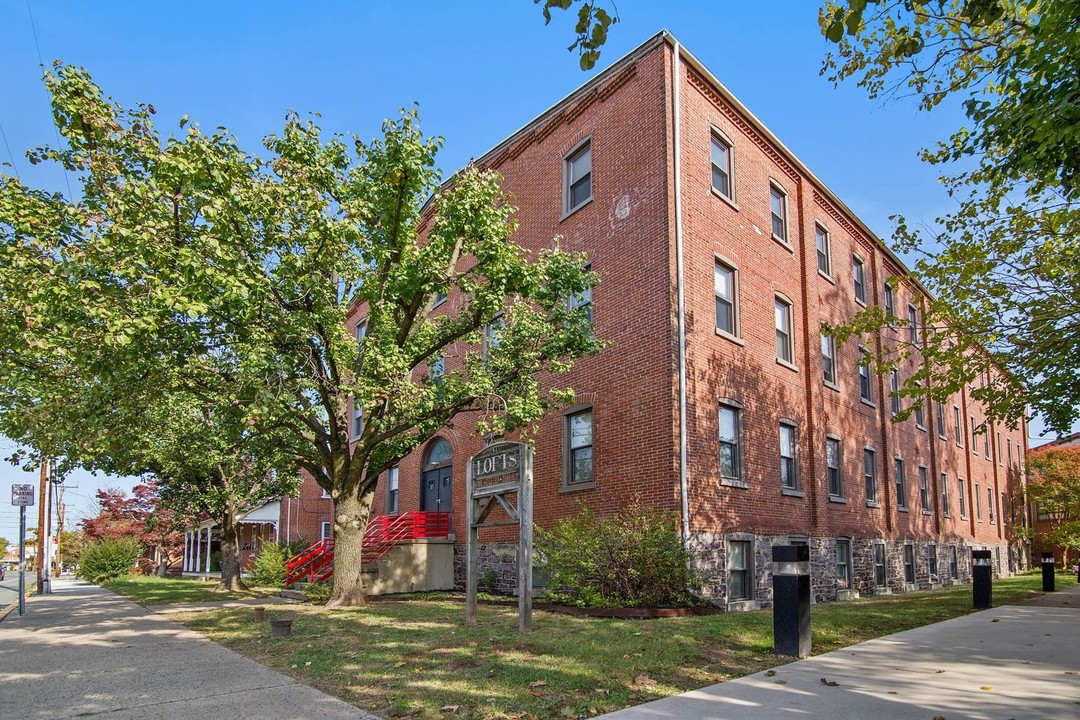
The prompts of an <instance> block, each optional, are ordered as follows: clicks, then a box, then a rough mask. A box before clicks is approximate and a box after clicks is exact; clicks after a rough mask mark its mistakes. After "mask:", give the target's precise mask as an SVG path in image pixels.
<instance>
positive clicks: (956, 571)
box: [949, 545, 960, 579]
mask: <svg viewBox="0 0 1080 720" xmlns="http://www.w3.org/2000/svg"><path fill="white" fill-rule="evenodd" d="M949 574H950V575H951V576H952V577H953V579H956V578H958V577H960V563H958V562H957V559H956V546H955V545H950V546H949Z"/></svg>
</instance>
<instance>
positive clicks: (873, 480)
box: [863, 448, 877, 505]
mask: <svg viewBox="0 0 1080 720" xmlns="http://www.w3.org/2000/svg"><path fill="white" fill-rule="evenodd" d="M863 480H864V481H865V482H866V504H867V505H871V504H873V505H877V458H876V457H875V454H874V451H873V450H870V449H869V448H866V449H864V450H863Z"/></svg>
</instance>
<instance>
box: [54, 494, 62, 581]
mask: <svg viewBox="0 0 1080 720" xmlns="http://www.w3.org/2000/svg"><path fill="white" fill-rule="evenodd" d="M62 532H64V484H63V483H62V482H59V483H56V577H60V573H61V572H62V571H63V568H64V565H63V558H62V557H61V556H60V533H62Z"/></svg>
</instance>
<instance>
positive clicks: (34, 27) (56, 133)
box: [26, 0, 75, 200]
mask: <svg viewBox="0 0 1080 720" xmlns="http://www.w3.org/2000/svg"><path fill="white" fill-rule="evenodd" d="M26 14H27V15H29V16H30V32H32V33H33V35H34V47H35V48H36V49H37V59H38V67H40V68H41V71H42V72H45V61H44V60H42V58H41V44H40V43H38V35H37V25H36V24H35V23H34V11H33V10H31V9H30V0H26ZM52 126H53V137H55V138H56V150H57V152H59V150H60V131H59V130H57V129H56V123H55V122H54V123H53V124H52ZM61 167H63V165H61ZM64 183H65V184H66V185H67V191H68V198H69V199H70V200H74V199H75V196H74V195H73V194H72V192H71V178H70V177H68V171H67V168H66V167H65V168H64Z"/></svg>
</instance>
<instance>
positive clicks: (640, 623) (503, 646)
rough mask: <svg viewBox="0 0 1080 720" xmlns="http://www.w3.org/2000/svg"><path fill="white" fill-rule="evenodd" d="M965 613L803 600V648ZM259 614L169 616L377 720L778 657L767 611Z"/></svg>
mask: <svg viewBox="0 0 1080 720" xmlns="http://www.w3.org/2000/svg"><path fill="white" fill-rule="evenodd" d="M165 582H169V581H165ZM172 582H176V581H172ZM1075 584H1076V576H1075V575H1064V574H1059V575H1058V576H1057V586H1058V588H1059V589H1063V588H1066V587H1071V586H1073V585H1075ZM1041 587H1042V585H1041V578H1040V576H1039V575H1026V576H1021V577H1014V578H1004V579H999V580H995V581H994V588H993V595H994V604H995V605H1002V604H1008V603H1012V602H1017V601H1022V600H1025V599H1028V598H1031V597H1035V596H1036V595H1038V594H1039V593H1040V589H1041ZM969 612H971V586H970V585H960V586H957V587H954V588H949V589H945V590H938V591H928V592H917V593H906V594H902V595H888V596H877V597H870V598H863V599H860V600H855V601H851V602H844V603H829V604H825V605H816V606H814V608H813V609H812V611H811V624H812V626H813V644H814V653H815V654H819V653H824V652H828V651H830V650H836V649H838V648H842V647H846V646H848V645H853V644H855V643H858V642H862V641H864V640H869V639H872V638H876V637H881V636H882V635H888V634H890V633H894V632H898V631H900V630H907V629H910V628H913V627H918V626H921V625H925V624H927V623H932V622H937V621H940V620H946V619H949V618H953V617H958V616H960V615H964V614H967V613H969ZM266 614H267V618H268V619H269V618H281V617H291V618H293V621H294V622H293V631H292V635H291V636H290V637H287V638H281V639H273V640H272V639H270V638H269V637H268V633H269V628H268V624H267V623H266V622H263V623H257V622H256V621H255V618H254V613H253V611H252V610H251V609H250V608H233V609H225V608H219V609H214V610H197V611H196V610H193V611H190V612H182V613H179V614H176V615H173V616H172V617H173V618H174V619H177V620H179V621H180V622H183V623H185V624H187V625H188V626H189V627H191V628H194V629H196V630H198V631H199V632H202V633H204V634H205V635H207V636H208V637H210V638H212V639H213V640H216V641H217V642H219V643H221V644H222V645H225V646H226V647H229V648H231V649H233V650H235V651H236V652H239V653H240V654H242V655H245V656H247V657H250V658H252V659H254V660H257V661H258V662H261V663H263V664H265V665H268V666H270V667H273V668H275V669H277V670H280V671H282V672H284V673H286V674H288V675H292V676H293V677H296V678H298V679H299V680H300V681H301V682H304V683H307V684H309V685H313V686H315V687H317V688H319V689H321V690H323V691H325V692H328V693H330V694H331V695H335V696H337V697H339V698H341V699H343V700H345V701H347V702H350V703H353V704H355V705H357V706H359V707H361V708H364V709H367V710H371V711H372V712H374V713H376V714H378V715H381V716H383V717H387V718H392V717H410V718H470V719H479V718H491V719H508V718H517V719H525V718H563V717H568V718H573V717H588V716H591V715H595V714H597V713H602V712H609V711H612V710H617V709H620V708H624V707H627V706H630V705H637V704H640V703H643V702H648V701H650V700H654V699H657V698H660V697H664V696H667V695H671V694H674V693H679V692H684V691H686V690H691V689H694V688H699V687H702V686H705V685H709V684H712V683H716V682H722V681H724V680H729V679H732V678H736V677H741V676H744V675H747V674H750V673H754V672H758V671H760V670H764V669H766V668H768V667H771V666H775V665H777V664H780V663H782V662H784V660H783V659H781V658H778V657H777V656H775V655H773V654H772V611H771V610H763V611H758V612H747V613H724V614H720V615H710V616H703V617H690V618H670V619H656V620H611V619H587V618H576V617H570V616H567V615H560V614H555V613H549V612H540V611H536V612H534V615H533V621H534V624H533V630H532V632H531V633H529V634H525V635H522V634H519V633H518V632H517V606H516V605H481V606H480V608H479V611H478V624H477V625H476V627H468V626H467V625H465V620H464V616H465V610H464V604H463V602H462V600H461V598H460V597H458V596H450V595H446V594H443V595H431V596H416V597H399V598H392V599H379V600H377V601H373V602H372V603H371V604H370V605H369V606H368V607H367V608H363V609H350V610H335V611H329V610H327V609H325V608H323V607H321V606H315V605H293V606H272V607H268V609H267V613H266Z"/></svg>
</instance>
